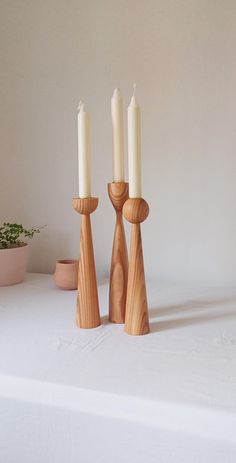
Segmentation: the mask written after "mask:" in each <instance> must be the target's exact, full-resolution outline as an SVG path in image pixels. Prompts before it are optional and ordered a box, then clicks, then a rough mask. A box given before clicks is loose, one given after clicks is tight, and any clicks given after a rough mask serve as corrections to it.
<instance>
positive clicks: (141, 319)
mask: <svg viewBox="0 0 236 463" xmlns="http://www.w3.org/2000/svg"><path fill="white" fill-rule="evenodd" d="M123 213H124V216H125V218H126V219H127V220H128V221H129V222H130V223H132V233H131V245H130V256H129V273H128V287H127V299H126V313H125V331H126V333H128V334H133V335H141V334H147V333H149V319H148V306H147V294H146V283H145V273H144V264H143V250H142V238H141V228H140V223H141V222H143V221H144V220H145V219H146V218H147V216H148V214H149V206H148V204H147V202H146V201H145V200H144V199H142V198H130V199H128V200H127V201H126V203H125V205H124V208H123Z"/></svg>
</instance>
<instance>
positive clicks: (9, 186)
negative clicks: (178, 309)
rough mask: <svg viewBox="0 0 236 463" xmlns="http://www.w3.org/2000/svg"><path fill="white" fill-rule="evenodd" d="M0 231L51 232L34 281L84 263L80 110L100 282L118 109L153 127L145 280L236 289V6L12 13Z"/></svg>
mask: <svg viewBox="0 0 236 463" xmlns="http://www.w3.org/2000/svg"><path fill="white" fill-rule="evenodd" d="M0 9H1V11H0V47H1V50H0V51H1V87H0V92H1V95H0V97H1V99H0V103H1V111H0V113H1V123H0V132H1V133H0V143H1V148H0V156H1V162H0V221H3V220H14V221H20V222H23V223H25V224H26V225H39V224H44V223H46V224H47V228H46V229H45V230H44V231H43V232H42V234H41V236H40V237H36V238H35V240H34V241H33V242H32V247H31V259H30V269H31V270H33V271H40V272H51V271H52V270H53V267H54V262H55V260H56V259H57V258H65V257H72V256H76V255H77V252H78V234H79V218H78V217H77V216H76V214H75V213H74V211H73V210H72V207H71V198H72V197H73V196H75V195H77V146H76V106H77V103H78V101H79V99H83V100H84V101H85V103H86V106H87V108H88V110H89V111H90V114H91V120H92V152H93V192H94V195H98V196H99V197H100V207H99V209H98V211H97V212H96V214H94V216H93V223H94V232H95V247H96V259H97V269H98V272H99V275H100V276H101V275H104V274H106V273H107V271H108V265H109V260H110V250H111V241H112V229H113V219H114V216H113V212H112V209H111V206H110V204H109V201H108V199H107V195H106V183H107V181H109V180H110V179H111V123H110V97H111V94H112V91H113V88H114V87H115V86H119V87H120V88H121V90H122V92H123V95H124V99H125V105H126V106H127V105H128V102H129V98H130V95H131V91H132V84H133V82H134V81H135V82H136V83H137V95H138V99H139V102H140V104H141V106H142V119H143V125H142V128H143V138H142V154H143V195H144V196H145V198H146V199H147V200H148V201H149V202H150V206H151V215H150V219H149V220H148V221H147V222H146V223H145V224H144V226H143V241H144V246H145V259H146V271H147V273H148V274H149V275H153V276H154V275H157V276H158V277H159V278H160V279H162V278H169V279H170V280H175V279H182V280H190V281H193V280H194V281H196V282H198V283H199V284H201V283H204V282H209V283H213V284H233V283H235V282H236V246H235V235H236V205H235V196H236V181H235V179H236V149H235V148H236V130H235V121H236V59H235V43H236V2H235V0H224V1H223V0H147V1H144V0H142V1H141V0H136V1H133V0H118V1H117V0H116V1H114V0H97V1H89V0H88V1H85V0H84V1H79V0H46V1H43V2H40V1H38V0H1V2H0Z"/></svg>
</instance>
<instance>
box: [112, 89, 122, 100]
mask: <svg viewBox="0 0 236 463" xmlns="http://www.w3.org/2000/svg"><path fill="white" fill-rule="evenodd" d="M113 96H114V97H115V96H117V97H119V98H120V97H121V94H120V89H119V87H116V88H115V90H114V92H113Z"/></svg>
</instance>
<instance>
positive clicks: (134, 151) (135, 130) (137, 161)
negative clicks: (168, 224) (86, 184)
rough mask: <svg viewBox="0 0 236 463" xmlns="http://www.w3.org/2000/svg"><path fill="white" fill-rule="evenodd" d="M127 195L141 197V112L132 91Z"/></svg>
mask: <svg viewBox="0 0 236 463" xmlns="http://www.w3.org/2000/svg"><path fill="white" fill-rule="evenodd" d="M128 159H129V197H130V198H141V197H142V189H141V112H140V107H139V105H138V103H137V101H136V98H135V84H134V92H133V96H132V98H131V102H130V105H129V107H128Z"/></svg>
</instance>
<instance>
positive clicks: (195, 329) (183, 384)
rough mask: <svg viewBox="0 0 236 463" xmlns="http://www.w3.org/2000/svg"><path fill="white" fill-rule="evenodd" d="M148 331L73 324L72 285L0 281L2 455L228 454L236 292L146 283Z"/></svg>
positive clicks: (12, 460)
mask: <svg viewBox="0 0 236 463" xmlns="http://www.w3.org/2000/svg"><path fill="white" fill-rule="evenodd" d="M147 286H148V295H149V306H150V322H151V333H150V334H149V335H146V336H140V337H134V336H129V335H127V334H126V333H124V331H123V326H122V325H114V324H110V323H109V322H108V319H107V313H108V284H107V282H104V284H101V285H100V286H99V300H100V312H101V316H102V321H103V324H102V325H101V326H100V327H98V328H96V329H93V330H79V329H78V328H77V327H76V326H75V304H76V291H69V292H68V291H61V290H59V289H57V288H56V287H55V286H54V283H53V281H52V277H51V276H50V275H42V274H27V276H26V280H25V282H24V283H22V284H19V285H15V286H11V287H10V286H9V287H4V288H0V462H1V463H21V462H22V463H39V462H40V463H51V462H57V463H74V462H76V463H78V462H81V463H90V462H91V463H92V462H94V463H100V462H101V463H107V462H109V463H113V462H114V463H116V462H120V463H123V462H124V463H126V462H127V463H128V462H129V463H132V462H135V463H141V462H142V463H152V462H158V463H160V462H161V463H162V462H165V463H166V462H168V463H172V462H175V463H176V462H181V463H182V462H188V463H189V462H191V463H192V462H201V463H202V462H207V463H209V462H211V461H212V462H214V463H218V462H219V463H231V462H232V463H233V462H234V463H235V461H236V360H235V359H236V323H235V321H236V288H211V287H205V288H201V287H197V285H196V286H195V287H193V286H192V287H190V286H184V287H183V285H182V286H181V285H177V284H173V283H165V282H155V281H148V285H147Z"/></svg>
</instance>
